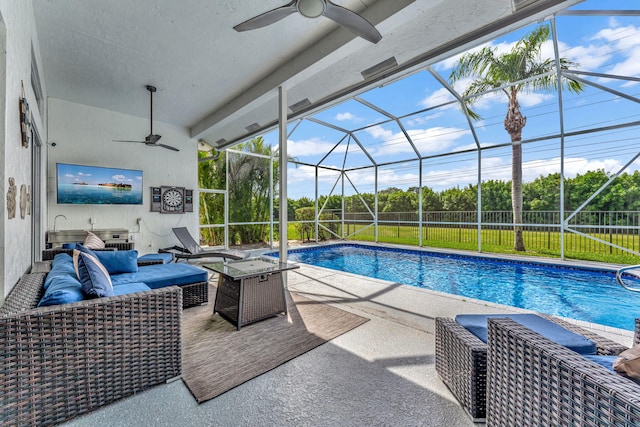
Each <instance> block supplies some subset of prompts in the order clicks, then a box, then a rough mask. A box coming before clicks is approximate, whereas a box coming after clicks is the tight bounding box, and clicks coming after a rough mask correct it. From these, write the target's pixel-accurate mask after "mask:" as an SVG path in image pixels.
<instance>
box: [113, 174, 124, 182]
mask: <svg viewBox="0 0 640 427" xmlns="http://www.w3.org/2000/svg"><path fill="white" fill-rule="evenodd" d="M111 178H112V179H113V180H114V181H126V177H125V176H124V175H113V176H112V177H111Z"/></svg>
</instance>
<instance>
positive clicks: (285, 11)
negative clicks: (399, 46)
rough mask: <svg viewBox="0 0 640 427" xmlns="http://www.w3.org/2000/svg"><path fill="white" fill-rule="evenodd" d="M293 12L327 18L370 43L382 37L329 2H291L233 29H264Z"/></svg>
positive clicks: (312, 0) (351, 12)
mask: <svg viewBox="0 0 640 427" xmlns="http://www.w3.org/2000/svg"><path fill="white" fill-rule="evenodd" d="M294 12H298V13H299V14H301V15H302V16H304V17H307V18H318V17H320V16H324V17H326V18H329V19H331V20H333V21H335V22H337V23H338V24H340V25H342V26H343V27H345V28H347V29H348V30H350V31H351V32H353V33H355V34H356V35H358V36H359V37H362V38H363V39H365V40H368V41H370V42H371V43H378V42H379V41H380V40H381V39H382V35H381V34H380V33H379V32H378V30H376V27H374V26H373V25H372V24H371V23H370V22H369V21H367V20H366V19H364V18H363V17H362V16H360V15H358V14H357V13H355V12H353V11H351V10H349V9H347V8H344V7H342V6H338V5H337V4H335V3H333V2H331V1H330V0H293V1H291V2H290V3H289V4H287V5H285V6H282V7H278V8H276V9H272V10H270V11H268V12H265V13H263V14H260V15H258V16H254V17H253V18H251V19H248V20H246V21H244V22H242V23H241V24H238V25H236V26H235V27H233V29H234V30H236V31H249V30H255V29H256V28H262V27H266V26H267V25H271V24H273V23H275V22H278V21H280V20H281V19H284V18H286V17H287V16H289V15H291V14H292V13H294Z"/></svg>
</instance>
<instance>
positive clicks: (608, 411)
mask: <svg viewBox="0 0 640 427" xmlns="http://www.w3.org/2000/svg"><path fill="white" fill-rule="evenodd" d="M636 324H637V323H636ZM488 337H489V338H488V342H489V346H488V358H487V360H488V365H487V393H488V396H489V399H488V402H487V425H488V426H491V427H493V426H495V427H500V426H504V427H511V426H523V427H526V426H534V425H535V426H541V425H548V426H581V427H590V426H638V425H640V385H638V384H636V383H635V382H633V381H631V380H629V379H627V378H624V377H623V376H622V375H619V374H617V373H615V372H612V371H609V370H608V369H606V368H603V367H602V366H600V365H598V364H596V363H594V362H592V361H590V360H587V359H586V358H584V357H582V356H580V355H579V354H577V353H575V352H573V351H571V350H568V349H567V348H565V347H563V346H560V345H558V344H556V343H554V342H552V341H550V340H548V339H547V338H544V337H543V336H541V335H540V334H538V333H536V332H534V331H532V330H530V329H528V328H526V327H524V326H522V325H520V324H519V323H516V322H514V321H513V320H511V319H505V318H502V319H490V320H489V329H488ZM636 338H637V336H636Z"/></svg>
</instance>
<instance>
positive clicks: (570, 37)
mask: <svg viewBox="0 0 640 427" xmlns="http://www.w3.org/2000/svg"><path fill="white" fill-rule="evenodd" d="M637 6H638V3H637V1H631V0H619V1H616V2H611V1H603V0H587V1H585V2H583V3H581V4H579V5H578V6H575V7H573V8H572V9H596V10H597V9H606V10H609V9H612V8H615V9H620V10H624V9H637ZM536 25H538V24H534V25H530V26H527V27H524V28H521V29H518V30H516V31H513V32H511V33H509V34H505V35H504V36H501V37H499V38H497V39H496V40H494V41H492V42H490V43H485V44H484V45H481V46H476V47H474V48H473V49H480V48H482V47H484V46H491V47H495V48H496V49H497V50H498V52H502V51H507V50H509V49H510V48H511V46H513V44H514V43H515V42H516V41H517V40H519V39H521V38H522V37H523V36H524V35H526V34H527V33H529V32H530V31H531V30H532V29H533V28H535V27H536ZM556 26H557V34H558V49H559V52H560V56H561V57H564V58H567V59H569V60H571V61H573V62H575V63H576V64H578V66H577V67H576V68H575V69H576V70H577V71H584V72H595V73H602V74H612V75H619V76H633V77H635V78H640V66H639V65H640V17H625V16H614V17H609V16H589V17H586V16H558V17H557V18H556ZM542 54H543V56H548V57H552V56H553V42H552V41H551V40H549V41H548V42H547V43H546V44H545V46H544V48H543V52H542ZM458 58H459V56H454V57H451V58H448V59H445V60H443V61H441V62H439V63H436V64H432V65H431V67H430V70H429V69H424V70H422V71H419V72H417V73H414V74H412V75H410V76H407V77H405V78H403V79H401V80H398V81H396V82H393V83H390V84H388V85H386V86H383V87H380V88H375V89H372V90H370V91H368V92H365V93H363V94H361V95H359V96H360V97H361V98H362V99H363V100H365V101H366V102H369V103H372V104H375V105H376V106H378V107H380V108H382V109H384V110H386V111H388V112H389V113H391V114H393V115H394V116H397V117H403V118H402V119H401V122H402V125H403V126H404V128H405V129H406V131H407V133H408V134H409V135H410V137H411V139H412V140H413V141H414V143H415V146H416V149H417V150H418V151H419V153H420V154H421V155H422V156H436V157H432V158H430V159H427V160H425V161H423V163H422V167H423V182H422V184H423V185H424V186H428V187H431V188H433V189H435V190H437V191H439V190H443V189H445V188H450V187H455V186H459V187H464V186H466V185H468V184H475V183H476V182H477V177H478V172H477V170H478V155H477V152H476V151H475V150H476V144H475V140H474V138H473V134H472V132H471V130H470V128H469V125H468V123H467V121H466V118H465V117H464V115H463V114H461V112H460V109H459V106H458V105H457V104H456V103H451V102H450V101H452V100H453V99H454V98H453V97H452V96H451V94H450V93H449V92H448V91H447V90H446V89H445V88H444V87H443V86H442V85H441V84H440V83H439V82H438V81H437V79H436V78H435V77H434V75H433V74H432V73H437V74H438V75H439V76H440V77H442V78H443V79H444V80H446V81H448V80H449V78H448V77H449V74H450V71H451V69H452V67H453V66H454V65H455V64H456V62H457V60H458ZM581 77H582V78H585V79H587V80H589V81H590V82H593V83H594V84H596V85H602V86H606V87H607V88H611V89H614V90H616V91H619V92H621V93H624V94H626V95H629V96H632V97H636V98H638V97H640V84H639V82H633V81H625V80H620V79H603V78H600V77H593V76H585V75H582V76H581ZM466 84H468V82H464V81H461V82H458V84H456V85H455V88H456V89H457V90H459V91H462V90H463V89H464V87H465V85H466ZM562 96H563V104H564V114H563V121H564V129H565V133H567V132H569V133H570V132H575V133H577V134H576V135H575V136H571V137H568V138H566V139H565V175H566V176H567V177H573V176H575V175H576V174H578V173H584V172H586V171H588V170H595V169H605V170H606V171H608V172H611V173H615V172H617V171H618V170H620V169H621V168H622V166H623V165H625V164H626V163H627V162H628V161H629V160H631V159H632V158H633V156H634V155H635V154H637V152H638V151H639V149H640V144H639V142H640V136H638V127H637V126H636V127H630V128H621V129H616V130H611V131H607V132H598V133H586V134H585V133H580V132H582V131H584V130H585V129H590V128H595V127H602V126H611V125H616V124H621V123H627V122H631V121H635V120H640V105H639V104H638V103H636V102H633V101H631V100H628V99H625V98H622V97H618V96H616V95H614V94H611V93H609V92H606V91H603V90H601V89H599V88H597V87H591V86H588V85H587V86H586V90H585V91H583V92H582V93H580V94H579V95H573V94H569V93H567V92H563V95H562ZM519 101H520V105H521V109H522V112H523V114H524V115H525V116H526V117H527V125H526V127H525V128H524V130H523V139H525V140H527V139H534V138H540V137H544V136H548V135H554V134H558V133H559V132H560V129H561V128H560V114H559V112H558V110H559V108H558V98H557V94H555V93H541V92H538V93H535V92H532V93H521V94H520V97H519ZM474 109H475V111H476V112H477V113H479V114H480V115H481V117H482V119H481V120H480V121H478V122H474V129H475V132H476V135H477V137H478V139H479V141H480V144H481V146H482V147H483V148H484V149H483V150H482V156H481V157H482V158H481V164H482V179H483V180H488V179H499V180H505V181H506V180H510V179H511V148H510V147H508V146H507V147H502V148H493V149H491V148H490V147H493V146H499V145H500V144H505V143H508V142H509V140H510V139H509V135H508V134H507V133H506V131H505V130H504V127H503V120H504V115H505V113H506V98H505V97H504V95H502V94H501V93H496V94H490V95H487V96H484V97H483V98H482V99H479V100H478V101H477V102H476V103H475V106H474ZM414 112H417V113H415V114H412V113H414ZM314 117H315V118H317V119H320V120H323V121H326V122H328V123H331V124H333V125H335V126H338V127H342V128H345V129H349V130H356V129H360V130H359V131H356V132H354V134H355V136H356V138H357V139H358V140H359V141H360V143H361V144H362V145H363V146H364V147H365V148H366V149H367V151H368V152H369V154H370V155H371V157H372V158H373V160H374V161H375V162H378V163H386V162H402V163H398V164H394V165H392V166H387V167H385V166H383V167H380V169H379V175H378V188H379V189H384V188H387V187H391V186H393V187H400V188H404V189H406V188H408V187H412V186H418V184H419V182H418V180H419V167H418V162H417V161H415V160H413V161H412V159H415V158H416V154H415V152H414V151H413V148H412V147H411V145H410V144H409V142H408V141H407V139H406V138H405V136H404V134H403V132H402V130H401V128H400V127H399V126H397V124H396V123H395V122H393V121H389V119H388V118H387V117H385V116H383V115H382V114H380V113H379V112H376V111H375V110H372V109H370V108H368V107H367V106H366V105H364V104H362V103H360V102H357V101H355V100H349V101H347V102H344V103H342V104H340V105H336V106H334V107H332V108H330V109H328V110H325V111H323V112H320V113H318V114H316V115H315V116H314ZM292 128H293V125H290V129H292ZM265 140H266V141H267V142H268V143H269V144H271V145H277V133H276V132H271V133H270V134H267V135H265ZM341 140H342V143H341V144H340V145H339V146H338V147H337V148H335V149H334V151H333V152H332V153H331V154H330V155H328V156H327V157H326V158H324V156H325V155H326V153H328V152H329V151H330V150H331V149H332V148H334V146H335V145H336V144H338V142H339V141H341ZM288 145H289V151H288V155H289V156H292V157H295V158H296V159H297V160H299V161H301V162H304V163H309V164H318V163H319V162H321V160H322V159H323V158H324V160H322V162H321V163H319V164H321V165H325V166H330V167H334V168H338V169H342V168H343V166H344V167H345V168H347V169H349V168H360V169H358V170H354V171H352V172H349V174H348V175H349V180H347V181H346V182H345V184H344V186H345V187H344V192H345V194H347V195H349V194H354V193H355V192H356V191H357V192H360V193H370V192H373V191H374V188H375V187H374V180H375V178H374V173H373V169H372V168H371V169H362V168H363V167H365V166H370V165H371V160H370V159H369V157H367V155H365V154H364V153H363V152H362V150H361V149H360V148H359V147H358V145H357V144H355V143H354V141H353V140H350V139H349V138H348V137H347V138H345V134H344V133H342V132H339V131H336V130H334V129H330V128H327V127H324V126H320V125H318V124H316V123H313V122H310V121H303V122H302V123H301V124H300V125H299V126H297V128H296V129H295V131H294V132H292V133H291V134H290V136H289V142H288ZM466 150H472V151H470V152H466ZM451 152H459V153H458V154H456V155H454V156H439V157H438V155H442V154H446V153H451ZM345 153H346V155H345ZM560 155H561V153H560V140H559V139H549V140H544V141H539V142H533V143H530V144H525V145H524V146H523V176H524V180H525V181H531V180H533V179H535V178H536V177H539V176H541V175H547V174H549V173H554V172H559V171H560ZM637 169H640V162H638V161H636V162H634V163H633V164H632V165H631V166H630V167H629V168H627V169H626V171H627V172H632V171H634V170H637ZM314 177H315V170H314V168H311V167H307V166H297V167H295V166H293V165H290V167H289V172H288V181H289V188H288V193H289V197H290V198H293V199H297V198H299V197H302V196H307V197H310V198H313V197H314V196H315V194H314ZM337 177H338V174H337V173H335V172H331V171H326V170H323V169H321V170H320V174H319V193H320V194H329V192H331V190H332V188H333V194H340V193H341V191H342V189H341V186H342V183H341V182H337V181H336V179H337ZM336 182H337V184H336ZM334 186H335V188H334Z"/></svg>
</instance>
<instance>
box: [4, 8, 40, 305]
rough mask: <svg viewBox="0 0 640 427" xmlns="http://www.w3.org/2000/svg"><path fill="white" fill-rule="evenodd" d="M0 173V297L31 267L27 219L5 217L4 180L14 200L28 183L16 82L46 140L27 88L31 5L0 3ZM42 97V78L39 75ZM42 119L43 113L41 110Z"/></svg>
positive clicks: (33, 40)
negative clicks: (14, 194)
mask: <svg viewBox="0 0 640 427" xmlns="http://www.w3.org/2000/svg"><path fill="white" fill-rule="evenodd" d="M0 14H1V20H2V23H1V24H0V26H1V27H2V28H0V44H2V46H0V55H3V53H2V52H3V51H5V52H6V53H4V55H5V56H4V58H2V59H0V68H2V73H1V74H0V87H1V88H2V89H0V101H2V102H0V110H1V111H0V117H1V119H0V135H1V138H2V139H1V140H0V175H1V176H2V182H1V183H0V190H1V192H2V202H1V203H0V206H1V207H2V227H1V228H0V230H1V232H0V297H1V298H2V299H4V296H5V295H7V294H8V292H9V290H10V289H11V288H12V287H13V285H14V284H15V283H16V282H17V281H18V279H19V278H20V276H21V275H22V274H23V273H24V272H26V271H27V270H28V269H29V268H30V265H31V242H32V238H31V237H32V236H31V216H28V215H27V216H25V218H24V219H22V218H21V215H20V209H19V207H18V211H17V213H16V217H15V218H13V219H9V218H8V215H7V206H6V203H7V199H6V194H7V189H8V186H9V177H12V178H13V179H14V180H15V183H16V186H17V189H18V198H17V202H18V205H19V191H20V186H21V185H23V184H24V185H31V184H32V183H31V173H32V171H31V147H30V148H23V147H22V145H21V136H20V122H19V112H18V99H19V98H20V93H21V82H23V83H24V88H25V93H26V97H27V101H28V103H29V105H30V107H31V113H32V114H33V124H34V126H36V127H37V129H38V132H39V134H40V136H41V138H42V139H46V130H45V129H44V126H43V123H44V120H43V118H42V117H41V113H40V112H39V111H38V108H37V107H36V101H35V96H34V94H33V91H32V89H31V84H30V82H31V49H32V45H33V49H34V52H35V56H36V61H37V62H38V66H39V68H40V70H41V71H42V66H41V64H40V63H39V62H40V59H39V58H40V53H39V52H40V50H39V46H38V39H37V33H36V28H35V19H34V16H33V9H32V4H31V1H15V0H0ZM41 80H42V84H43V90H44V95H46V87H45V86H44V77H43V76H41ZM42 116H43V117H46V112H44V111H43V112H42Z"/></svg>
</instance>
